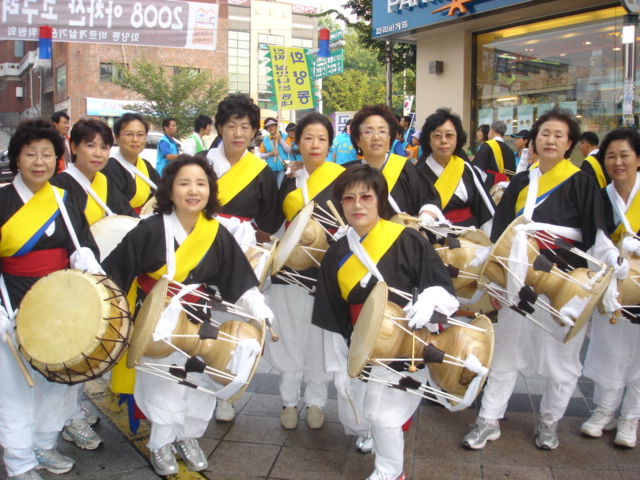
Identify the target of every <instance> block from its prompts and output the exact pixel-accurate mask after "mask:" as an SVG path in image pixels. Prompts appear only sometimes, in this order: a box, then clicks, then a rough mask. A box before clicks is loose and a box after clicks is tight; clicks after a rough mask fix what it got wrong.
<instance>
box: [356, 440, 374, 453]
mask: <svg viewBox="0 0 640 480" xmlns="http://www.w3.org/2000/svg"><path fill="white" fill-rule="evenodd" d="M372 451H373V437H358V439H357V440H356V452H359V453H371V452H372Z"/></svg>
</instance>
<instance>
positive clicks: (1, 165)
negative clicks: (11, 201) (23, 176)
mask: <svg viewBox="0 0 640 480" xmlns="http://www.w3.org/2000/svg"><path fill="white" fill-rule="evenodd" d="M7 151H8V149H7V148H5V149H4V150H2V153H0V183H11V182H12V181H13V177H15V175H14V174H13V173H12V172H11V170H9V156H8V155H7Z"/></svg>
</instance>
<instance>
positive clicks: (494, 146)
mask: <svg viewBox="0 0 640 480" xmlns="http://www.w3.org/2000/svg"><path fill="white" fill-rule="evenodd" d="M486 143H487V145H489V146H490V147H491V150H492V151H493V156H494V157H495V159H496V165H498V172H500V173H504V159H503V158H502V150H501V149H500V144H499V143H498V141H497V140H487V142H486Z"/></svg>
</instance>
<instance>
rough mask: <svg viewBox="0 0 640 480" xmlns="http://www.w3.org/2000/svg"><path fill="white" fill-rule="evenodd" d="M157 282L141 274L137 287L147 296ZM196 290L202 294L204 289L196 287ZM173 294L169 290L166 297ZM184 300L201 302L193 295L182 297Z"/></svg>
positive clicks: (198, 297)
mask: <svg viewBox="0 0 640 480" xmlns="http://www.w3.org/2000/svg"><path fill="white" fill-rule="evenodd" d="M156 282H157V280H156V279H155V278H152V277H150V276H149V275H147V274H146V273H143V274H142V275H139V276H138V285H139V286H140V288H141V289H142V291H143V292H144V293H146V294H147V295H148V294H149V292H150V291H151V289H152V288H153V286H154V285H155V284H156ZM197 290H198V291H199V292H203V291H204V288H203V287H202V286H200V287H198V288H197ZM173 295H174V294H173V292H172V291H171V290H169V291H168V292H167V296H168V297H169V298H171V297H173ZM182 298H183V299H184V301H185V302H188V303H198V302H201V300H202V299H201V298H200V296H198V295H193V294H187V295H185V296H184V297H182Z"/></svg>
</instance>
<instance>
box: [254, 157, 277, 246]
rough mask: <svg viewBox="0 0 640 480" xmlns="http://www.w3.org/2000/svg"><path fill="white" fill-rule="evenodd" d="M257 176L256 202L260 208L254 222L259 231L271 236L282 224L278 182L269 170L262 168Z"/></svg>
mask: <svg viewBox="0 0 640 480" xmlns="http://www.w3.org/2000/svg"><path fill="white" fill-rule="evenodd" d="M258 176H259V177H260V178H259V180H260V187H259V188H260V193H259V195H260V198H259V199H256V201H259V202H260V206H259V210H258V214H257V215H256V217H255V221H256V223H257V224H258V227H260V230H262V231H264V232H267V233H271V234H273V233H276V232H277V231H278V229H279V228H280V226H281V225H282V222H284V213H283V212H282V208H281V205H282V204H281V203H280V202H279V192H278V182H277V181H276V176H275V174H274V173H273V171H272V170H271V169H270V168H264V169H263V170H262V171H261V172H260V173H259V174H258Z"/></svg>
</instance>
